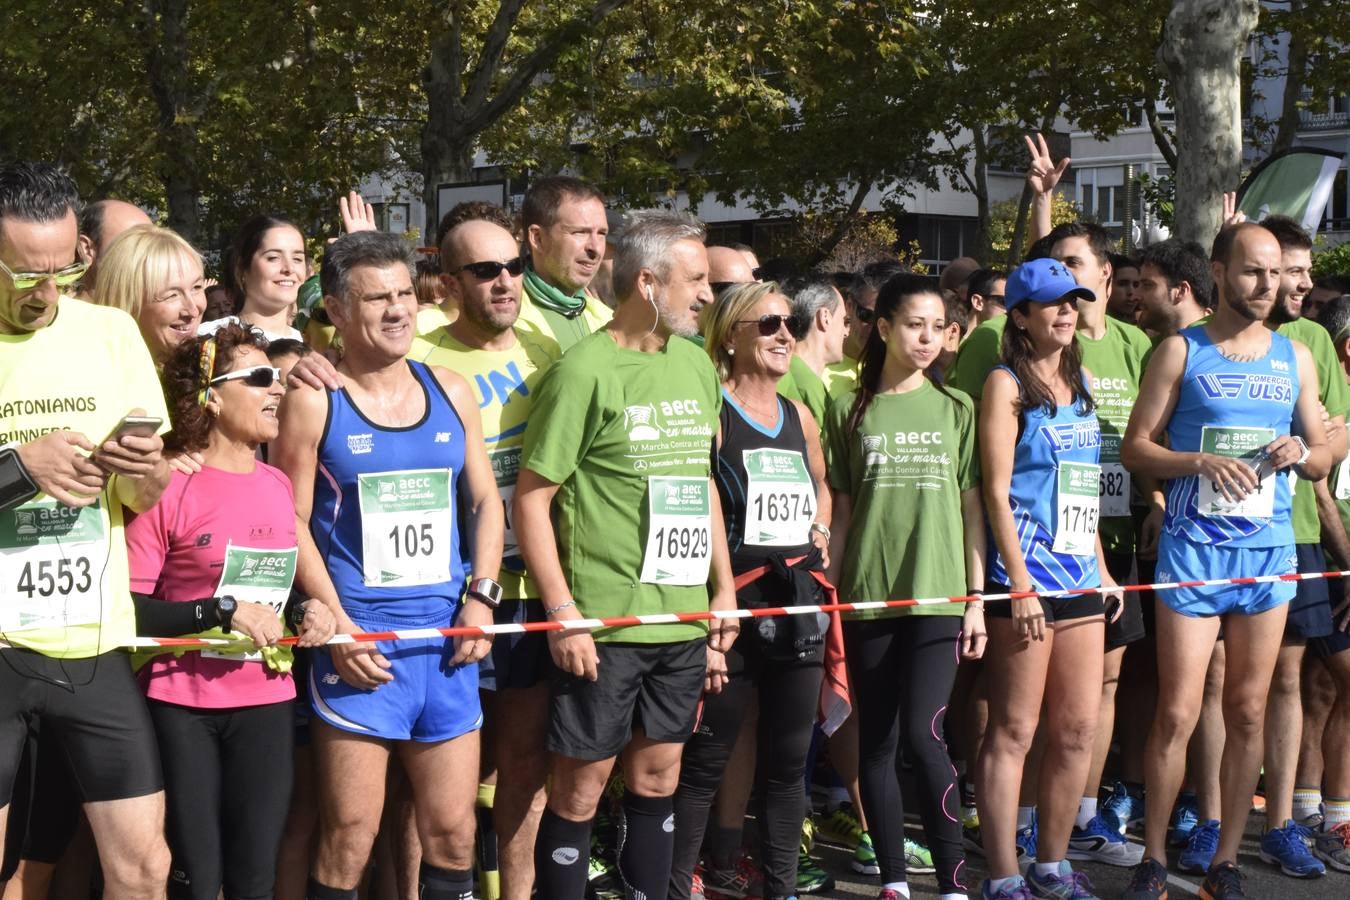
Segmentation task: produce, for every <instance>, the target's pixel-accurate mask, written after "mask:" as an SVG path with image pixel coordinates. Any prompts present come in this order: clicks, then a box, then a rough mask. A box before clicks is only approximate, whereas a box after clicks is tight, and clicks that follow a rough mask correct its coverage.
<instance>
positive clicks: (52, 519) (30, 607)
mask: <svg viewBox="0 0 1350 900" xmlns="http://www.w3.org/2000/svg"><path fill="white" fill-rule="evenodd" d="M107 560H108V520H107V519H106V518H105V516H104V514H103V506H102V503H101V502H100V503H96V504H94V505H93V506H88V507H85V508H83V509H74V508H72V507H69V506H62V505H61V504H59V503H57V502H55V501H54V500H44V501H39V502H34V503H25V504H24V505H22V506H20V507H18V508H16V509H10V510H5V511H4V512H0V586H2V587H0V592H2V593H0V596H3V601H0V631H20V630H24V629H32V628H63V627H69V626H72V625H90V624H93V623H95V622H97V621H99V612H100V603H101V600H102V597H103V594H104V592H105V590H106V587H107V585H106V584H104V583H103V581H105V580H106V578H107V574H106V572H107V566H106V563H107Z"/></svg>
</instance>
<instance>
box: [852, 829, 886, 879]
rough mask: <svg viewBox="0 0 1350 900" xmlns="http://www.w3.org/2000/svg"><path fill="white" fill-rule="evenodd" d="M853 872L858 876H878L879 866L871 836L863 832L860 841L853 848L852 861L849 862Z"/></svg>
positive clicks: (879, 872)
mask: <svg viewBox="0 0 1350 900" xmlns="http://www.w3.org/2000/svg"><path fill="white" fill-rule="evenodd" d="M849 865H850V866H852V867H853V871H855V872H857V873H858V874H859V875H880V874H881V864H880V863H878V862H877V851H876V848H875V847H873V846H872V836H871V835H870V834H868V833H867V832H865V831H864V832H863V836H862V840H860V841H858V846H856V847H854V848H853V859H851V860H849Z"/></svg>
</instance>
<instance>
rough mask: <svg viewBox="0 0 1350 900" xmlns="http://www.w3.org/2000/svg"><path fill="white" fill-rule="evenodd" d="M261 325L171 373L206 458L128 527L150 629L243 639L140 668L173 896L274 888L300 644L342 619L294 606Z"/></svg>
mask: <svg viewBox="0 0 1350 900" xmlns="http://www.w3.org/2000/svg"><path fill="white" fill-rule="evenodd" d="M265 347H266V340H265V338H263V336H262V334H261V333H260V332H258V331H257V330H254V329H251V328H245V327H242V326H240V325H237V324H228V325H225V326H223V327H221V328H220V329H219V330H218V331H216V333H215V334H214V335H213V336H203V337H197V338H191V339H189V340H187V341H184V342H183V343H182V344H180V345H179V346H178V348H177V349H176V350H175V351H174V352H173V353H172V354H171V355H170V356H169V357H168V359H167V360H166V362H165V364H164V369H163V375H162V378H163V382H164V391H165V395H166V399H167V400H168V402H169V410H170V418H171V420H172V425H173V431H172V432H171V434H170V435H169V436H168V437H167V438H166V445H170V446H172V447H173V451H174V452H177V453H194V454H200V458H201V469H200V471H197V472H193V473H190V474H189V473H186V472H183V471H175V472H174V474H173V477H172V479H171V481H170V483H169V488H168V489H167V490H166V491H165V492H164V496H163V497H162V498H161V500H160V502H159V503H158V504H157V505H156V506H155V507H154V508H152V509H151V510H149V511H148V512H146V513H144V514H143V515H140V516H138V517H137V518H136V519H135V520H134V521H133V522H132V523H131V524H130V525H129V526H128V527H127V548H128V556H129V558H130V564H131V589H132V592H133V594H134V596H135V600H136V618H137V625H138V627H139V633H140V634H143V635H151V636H165V637H167V636H175V637H176V636H184V635H202V636H206V637H215V638H234V640H233V641H232V642H229V643H226V644H223V645H219V646H213V647H211V648H208V649H202V650H195V649H194V650H188V651H186V652H181V651H176V652H166V653H163V654H160V655H157V656H155V657H154V658H153V659H151V660H150V661H149V662H148V663H147V664H146V665H145V666H143V667H142V668H141V670H140V676H139V677H140V683H141V687H142V689H143V690H144V691H145V694H146V697H147V700H148V705H149V708H150V715H151V718H152V720H153V721H154V724H155V733H156V735H157V737H158V740H159V749H160V756H161V758H162V762H163V766H164V780H165V794H166V802H167V807H168V809H167V832H168V839H169V848H170V849H171V850H172V852H173V874H172V876H171V879H170V883H169V895H170V896H171V897H175V898H183V900H187V898H192V900H215V898H216V896H217V894H218V893H219V892H220V890H221V888H222V885H223V887H224V894H225V897H227V898H230V900H233V898H246V897H265V896H270V895H271V894H272V887H273V879H274V876H275V873H276V856H277V846H278V843H279V842H280V839H281V831H282V825H283V823H284V822H285V818H286V808H287V804H288V801H289V799H290V794H291V781H292V773H291V749H292V740H293V734H294V730H293V727H292V706H293V701H294V698H295V684H294V681H293V679H292V678H291V675H290V667H291V652H290V649H289V648H286V647H282V646H279V645H278V641H279V640H280V639H281V637H282V636H283V634H284V633H285V629H286V627H287V626H289V627H290V628H291V629H293V630H294V631H295V633H297V634H298V635H299V637H300V641H299V645H300V646H317V645H319V644H322V643H324V642H326V641H327V640H328V638H329V637H331V636H332V634H333V628H334V619H333V616H332V613H331V612H330V611H329V610H328V608H327V607H325V606H324V605H323V604H321V603H318V602H316V601H309V602H304V601H303V600H301V601H300V602H295V601H292V600H290V599H289V598H290V589H291V580H292V578H293V576H294V573H295V562H296V556H297V553H298V550H297V541H296V532H295V508H294V504H293V497H292V491H291V484H290V481H289V480H288V479H287V478H286V476H285V475H284V474H283V473H282V472H281V471H280V470H278V469H274V468H272V467H271V466H269V465H267V464H266V463H263V462H259V461H258V459H257V456H256V453H257V450H258V446H259V445H260V444H262V443H265V442H266V441H269V440H271V439H273V438H274V437H276V434H277V406H278V404H279V403H280V402H281V395H282V387H281V382H280V378H279V377H278V375H277V370H276V369H275V368H273V366H272V364H271V362H269V361H268V359H267V355H266V353H265V352H264V348H265Z"/></svg>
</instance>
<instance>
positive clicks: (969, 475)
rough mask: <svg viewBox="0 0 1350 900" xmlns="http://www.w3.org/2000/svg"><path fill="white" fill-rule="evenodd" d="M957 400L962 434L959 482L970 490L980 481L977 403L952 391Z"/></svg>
mask: <svg viewBox="0 0 1350 900" xmlns="http://www.w3.org/2000/svg"><path fill="white" fill-rule="evenodd" d="M952 397H953V399H955V400H956V426H957V428H958V430H959V436H960V445H959V446H960V448H961V449H960V458H959V459H958V460H957V469H956V477H957V484H958V485H959V486H960V488H961V490H962V491H968V490H970V489H971V488H973V487H975V486H976V485H978V484H979V483H980V454H979V452H978V449H977V444H976V437H975V435H976V428H975V404H974V402H973V401H972V400H971V399H970V398H969V397H968V396H966V395H965V394H964V393H961V392H960V391H952Z"/></svg>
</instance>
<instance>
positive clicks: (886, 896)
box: [877, 888, 905, 900]
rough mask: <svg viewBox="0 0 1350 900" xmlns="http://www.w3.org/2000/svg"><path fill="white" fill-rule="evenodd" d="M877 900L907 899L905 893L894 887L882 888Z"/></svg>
mask: <svg viewBox="0 0 1350 900" xmlns="http://www.w3.org/2000/svg"><path fill="white" fill-rule="evenodd" d="M877 900H905V895H904V894H902V893H900V892H899V891H897V890H895V889H894V888H882V889H881V893H880V894H877Z"/></svg>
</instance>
